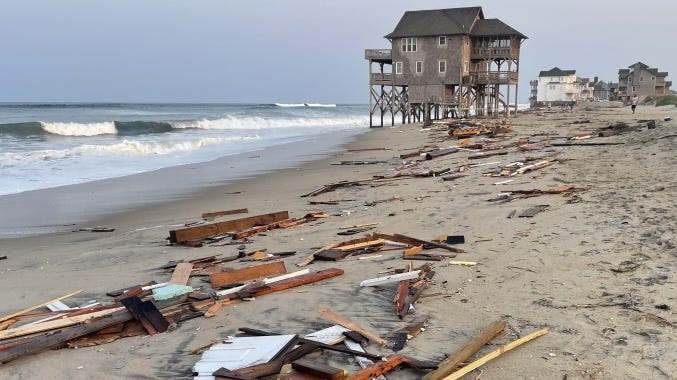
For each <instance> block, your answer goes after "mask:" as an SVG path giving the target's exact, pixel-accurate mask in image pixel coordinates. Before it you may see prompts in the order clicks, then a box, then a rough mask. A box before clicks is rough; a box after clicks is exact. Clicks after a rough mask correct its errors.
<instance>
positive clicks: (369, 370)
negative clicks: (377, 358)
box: [345, 355, 405, 380]
mask: <svg viewBox="0 0 677 380" xmlns="http://www.w3.org/2000/svg"><path fill="white" fill-rule="evenodd" d="M402 363H405V358H404V356H402V355H390V356H389V357H388V358H387V359H386V361H383V362H378V363H374V364H372V365H370V366H368V367H366V368H363V369H361V370H359V371H357V372H355V373H352V374H350V375H349V376H348V377H346V378H345V380H371V379H373V378H375V377H378V376H381V375H383V374H384V373H387V372H388V371H390V370H392V369H394V368H395V367H397V366H399V365H400V364H402Z"/></svg>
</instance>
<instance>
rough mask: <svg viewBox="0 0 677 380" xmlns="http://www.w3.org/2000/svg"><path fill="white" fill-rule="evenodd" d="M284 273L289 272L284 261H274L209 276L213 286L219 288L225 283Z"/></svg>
mask: <svg viewBox="0 0 677 380" xmlns="http://www.w3.org/2000/svg"><path fill="white" fill-rule="evenodd" d="M282 273H287V268H286V267H285V265H284V261H274V262H270V263H266V264H261V265H256V266H251V267H247V268H243V269H237V270H233V271H227V272H221V273H215V274H212V275H211V276H209V281H210V282H211V283H212V287H214V288H219V287H221V286H223V285H227V284H232V283H234V282H241V281H247V280H253V279H255V278H261V277H265V276H270V275H274V274H282Z"/></svg>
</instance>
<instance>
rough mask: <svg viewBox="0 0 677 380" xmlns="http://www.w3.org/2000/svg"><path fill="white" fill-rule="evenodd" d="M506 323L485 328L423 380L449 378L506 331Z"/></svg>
mask: <svg viewBox="0 0 677 380" xmlns="http://www.w3.org/2000/svg"><path fill="white" fill-rule="evenodd" d="M505 326H506V322H505V321H496V322H493V323H492V324H490V325H488V326H487V327H485V328H484V329H483V330H482V331H480V333H479V334H477V335H475V336H474V337H472V338H471V339H470V340H469V341H468V342H466V344H465V345H463V347H461V348H459V349H458V350H456V351H454V353H452V354H451V355H449V356H448V357H447V358H446V359H444V360H443V361H442V362H441V363H440V364H439V365H438V366H437V369H436V370H434V371H432V372H428V373H427V374H426V375H425V376H423V377H422V378H421V380H441V379H443V378H444V377H445V376H448V375H449V374H450V373H452V372H454V371H455V370H456V369H457V368H458V366H459V365H460V364H461V363H463V362H465V361H466V360H468V359H469V358H470V357H471V356H473V355H475V353H476V352H477V351H479V350H480V349H481V348H482V347H484V345H485V344H487V343H489V342H490V341H491V340H492V339H494V337H496V335H498V334H499V333H500V332H501V331H503V329H505Z"/></svg>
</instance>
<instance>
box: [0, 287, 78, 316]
mask: <svg viewBox="0 0 677 380" xmlns="http://www.w3.org/2000/svg"><path fill="white" fill-rule="evenodd" d="M82 292H84V289H80V290H76V291H74V292H73V293H68V294H66V295H65V296H61V297H58V298H55V299H53V300H49V301H47V302H43V303H40V304H37V305H34V306H31V307H29V308H26V309H23V310H21V311H17V312H16V313H12V314H9V315H5V316H4V317H2V318H0V322H3V321H6V320H8V319H11V318H14V317H16V316H18V315H21V314H25V313H28V312H29V311H33V310H35V309H39V308H41V307H43V306H47V305H48V304H50V303H54V302H56V301H61V300H63V299H66V298H70V297H73V296H74V295H77V294H80V293H82Z"/></svg>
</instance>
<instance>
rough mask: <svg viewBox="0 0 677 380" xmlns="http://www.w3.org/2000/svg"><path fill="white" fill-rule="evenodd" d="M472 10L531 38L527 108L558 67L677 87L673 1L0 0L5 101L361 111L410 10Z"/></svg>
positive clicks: (526, 52)
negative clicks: (350, 107)
mask: <svg viewBox="0 0 677 380" xmlns="http://www.w3.org/2000/svg"><path fill="white" fill-rule="evenodd" d="M477 5H479V6H482V7H483V9H484V15H485V17H487V18H499V19H501V20H502V21H504V22H505V23H507V24H508V25H511V26H512V27H514V28H515V29H517V30H519V31H520V32H522V33H523V34H525V35H527V36H528V37H529V39H528V40H526V42H525V43H524V44H523V45H522V55H521V57H522V58H521V60H520V90H519V100H520V102H522V103H525V102H526V99H527V97H528V92H529V86H528V83H529V80H530V79H535V78H536V77H537V76H538V72H539V71H540V70H548V69H550V68H552V67H554V66H558V67H560V68H561V69H575V70H577V74H578V75H579V76H583V77H591V78H592V77H594V76H595V75H597V76H599V77H600V79H603V80H613V81H616V80H617V72H618V69H619V68H625V67H627V66H629V65H631V64H633V63H635V62H637V61H638V60H640V61H642V62H644V63H646V64H647V65H649V66H651V67H658V69H659V70H661V71H668V72H669V73H670V75H669V76H668V80H675V79H677V64H676V63H675V62H677V44H675V39H674V38H675V36H677V23H676V22H675V16H676V15H677V1H675V0H650V1H638V0H636V1H626V0H585V1H584V0H567V1H547V0H524V1H522V0H515V1H506V0H486V1H480V0H476V1H466V0H454V1H451V0H447V1H438V0H416V1H413V0H409V1H404V0H387V1H386V0H342V1H323V0H256V1H254V0H240V1H235V0H183V1H177V0H108V1H104V0H58V1H56V0H0V36H2V37H1V38H0V102H23V101H34V102H38V101H56V102H61V101H66V102H68V101H83V102H105V101H114V102H236V103H246V102H261V103H270V102H323V103H368V102H369V87H368V82H367V80H368V78H367V77H368V70H369V69H368V65H367V61H366V60H364V49H366V48H389V47H390V46H389V45H388V41H387V40H386V39H384V38H383V36H384V35H385V34H387V33H389V32H391V31H392V30H393V28H394V27H395V25H396V24H397V22H398V21H399V19H400V17H401V16H402V14H403V13H404V11H406V10H418V9H439V8H453V7H461V6H477ZM673 78H675V79H673ZM676 83H677V82H676Z"/></svg>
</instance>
